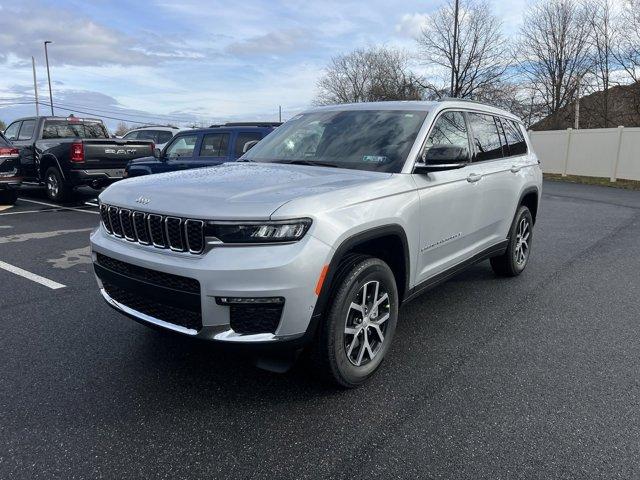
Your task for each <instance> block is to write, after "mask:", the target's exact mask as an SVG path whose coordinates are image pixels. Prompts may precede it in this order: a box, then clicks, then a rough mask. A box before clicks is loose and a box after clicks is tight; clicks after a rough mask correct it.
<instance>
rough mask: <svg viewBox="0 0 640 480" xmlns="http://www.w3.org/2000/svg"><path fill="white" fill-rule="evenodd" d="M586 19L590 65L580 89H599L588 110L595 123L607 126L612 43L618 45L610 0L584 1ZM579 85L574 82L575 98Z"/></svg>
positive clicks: (578, 97)
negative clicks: (587, 22) (588, 72)
mask: <svg viewBox="0 0 640 480" xmlns="http://www.w3.org/2000/svg"><path fill="white" fill-rule="evenodd" d="M586 8H587V13H588V18H589V28H590V34H589V44H590V52H591V62H590V63H591V67H590V75H589V78H588V79H585V80H591V82H588V81H584V82H583V88H584V91H586V92H594V91H600V92H602V93H601V94H600V95H597V98H596V101H594V104H593V105H592V108H593V107H595V109H593V110H592V111H591V110H590V111H589V112H585V113H588V114H589V116H590V117H591V118H592V120H593V121H594V122H595V124H596V125H599V126H602V127H604V128H607V127H609V126H610V124H611V114H610V107H611V101H610V91H609V88H610V87H611V86H612V83H613V82H612V78H611V73H612V71H613V70H614V69H615V66H616V63H617V62H616V59H615V55H614V53H615V46H616V45H617V44H618V32H617V28H616V23H617V18H616V17H615V15H614V13H613V4H612V1H611V0H588V1H587V3H586ZM580 87H581V85H577V89H576V96H575V98H576V101H579V100H580V95H581V91H580Z"/></svg>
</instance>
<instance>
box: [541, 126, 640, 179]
mask: <svg viewBox="0 0 640 480" xmlns="http://www.w3.org/2000/svg"><path fill="white" fill-rule="evenodd" d="M529 136H530V138H531V142H532V143H533V149H534V150H535V152H536V154H537V155H538V158H539V159H540V161H541V162H542V171H543V172H545V173H560V174H562V175H583V176H587V177H608V178H609V179H610V180H611V181H612V182H615V181H616V179H627V180H640V128H637V127H636V128H629V127H618V128H596V129H585V130H574V129H572V128H568V129H566V130H550V131H546V132H529Z"/></svg>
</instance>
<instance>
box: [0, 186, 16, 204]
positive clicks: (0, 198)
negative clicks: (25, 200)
mask: <svg viewBox="0 0 640 480" xmlns="http://www.w3.org/2000/svg"><path fill="white" fill-rule="evenodd" d="M16 200H18V192H17V191H15V190H14V189H13V188H9V189H4V190H0V205H13V204H14V203H16Z"/></svg>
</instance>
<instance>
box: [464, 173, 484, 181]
mask: <svg viewBox="0 0 640 480" xmlns="http://www.w3.org/2000/svg"><path fill="white" fill-rule="evenodd" d="M480 180H482V175H478V174H477V173H470V174H469V176H468V177H467V182H469V183H476V182H479V181H480Z"/></svg>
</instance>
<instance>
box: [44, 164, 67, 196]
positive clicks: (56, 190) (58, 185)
mask: <svg viewBox="0 0 640 480" xmlns="http://www.w3.org/2000/svg"><path fill="white" fill-rule="evenodd" d="M44 179H45V180H44V181H45V186H46V187H47V197H48V198H49V200H53V201H54V202H63V201H64V200H66V199H67V198H69V196H70V195H71V188H69V187H68V186H67V185H66V184H65V182H64V179H63V178H62V174H61V173H60V171H59V170H58V169H57V168H55V167H49V169H47V172H46V173H45V176H44Z"/></svg>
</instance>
